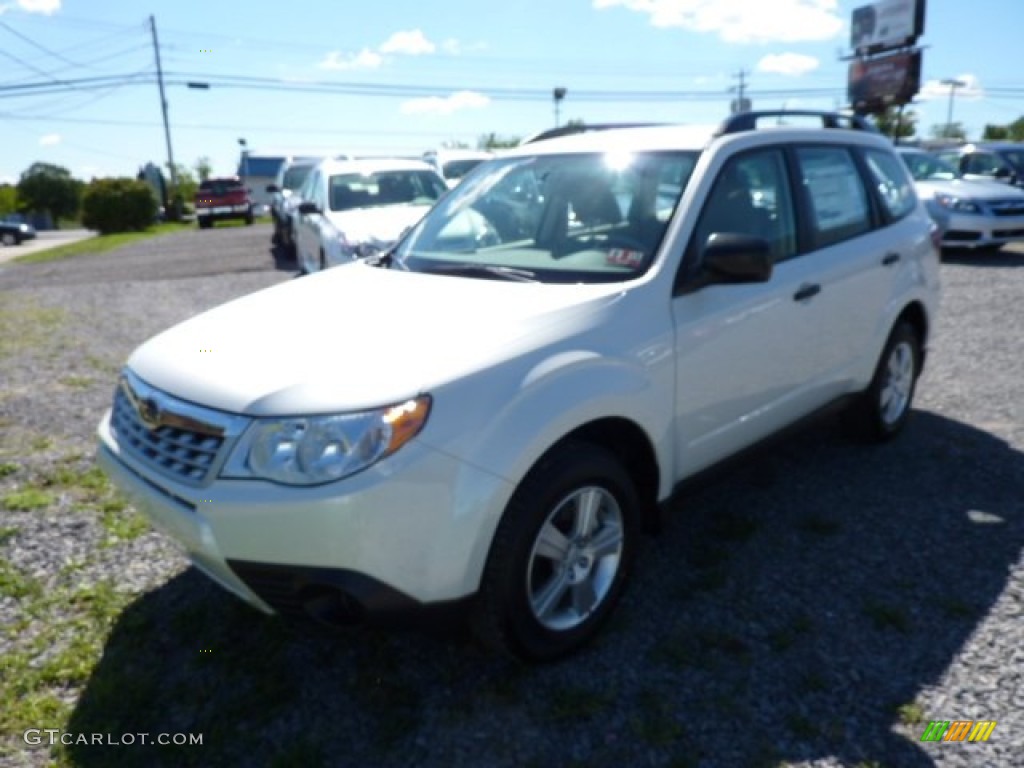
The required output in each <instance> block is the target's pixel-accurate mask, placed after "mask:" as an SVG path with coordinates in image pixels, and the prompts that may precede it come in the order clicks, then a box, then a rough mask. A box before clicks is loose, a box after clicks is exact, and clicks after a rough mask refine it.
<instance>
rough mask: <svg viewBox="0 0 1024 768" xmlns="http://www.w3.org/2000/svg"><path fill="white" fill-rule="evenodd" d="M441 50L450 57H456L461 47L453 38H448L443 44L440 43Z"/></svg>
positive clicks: (460, 51)
mask: <svg viewBox="0 0 1024 768" xmlns="http://www.w3.org/2000/svg"><path fill="white" fill-rule="evenodd" d="M441 50H442V51H444V52H445V53H448V54H451V55H452V56H458V55H459V54H460V53H462V46H461V45H460V44H459V41H458V40H456V39H455V38H454V37H449V38H448V39H447V40H445V41H444V42H443V43H441Z"/></svg>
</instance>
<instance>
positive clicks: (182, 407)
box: [110, 375, 235, 485]
mask: <svg viewBox="0 0 1024 768" xmlns="http://www.w3.org/2000/svg"><path fill="white" fill-rule="evenodd" d="M204 415H206V409H200V408H197V407H196V406H193V405H190V404H188V403H184V402H181V401H178V400H176V399H175V398H171V397H169V396H168V395H165V394H163V393H159V392H157V391H156V390H154V389H152V388H151V387H149V386H148V385H146V384H144V383H143V382H141V381H139V380H138V379H137V378H136V377H134V376H131V377H129V376H127V375H125V376H122V379H121V382H120V384H119V386H118V387H117V391H116V392H115V394H114V407H113V409H112V412H111V418H110V421H111V426H112V427H113V430H114V432H115V434H116V436H117V442H118V445H119V446H120V448H121V450H122V451H124V452H125V453H126V454H127V455H128V456H131V457H132V458H134V459H136V460H137V461H139V462H140V463H142V464H143V465H145V466H148V467H152V468H153V469H155V470H157V471H159V472H161V473H162V474H164V475H168V476H170V477H172V478H174V479H175V480H177V481H179V482H183V483H187V484H189V485H202V484H203V483H204V482H205V481H206V480H207V479H209V477H210V473H211V471H212V470H213V469H214V468H215V467H216V466H219V464H220V463H221V461H220V459H221V458H222V457H221V452H222V450H223V449H224V448H225V443H226V438H228V437H231V436H232V435H231V434H230V433H231V432H233V431H235V430H231V429H230V428H229V425H228V422H230V421H231V417H227V416H223V417H222V418H220V419H217V418H216V417H217V416H218V415H219V414H215V412H210V413H209V415H210V416H211V417H213V418H210V419H204V418H203V416H204ZM217 421H223V422H225V423H217Z"/></svg>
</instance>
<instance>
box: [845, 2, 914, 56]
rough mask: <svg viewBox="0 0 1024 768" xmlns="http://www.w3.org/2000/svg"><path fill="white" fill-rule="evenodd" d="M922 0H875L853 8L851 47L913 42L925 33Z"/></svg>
mask: <svg viewBox="0 0 1024 768" xmlns="http://www.w3.org/2000/svg"><path fill="white" fill-rule="evenodd" d="M924 4H925V0H875V2H873V3H871V4H870V5H863V6H861V7H859V8H854V9H853V15H852V17H851V19H850V47H851V48H853V49H854V50H856V51H884V50H888V49H891V48H900V47H902V46H905V45H912V44H913V43H914V41H915V40H916V39H917V38H918V37H920V36H921V35H922V34H923V33H924Z"/></svg>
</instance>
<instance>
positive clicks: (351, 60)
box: [317, 48, 384, 70]
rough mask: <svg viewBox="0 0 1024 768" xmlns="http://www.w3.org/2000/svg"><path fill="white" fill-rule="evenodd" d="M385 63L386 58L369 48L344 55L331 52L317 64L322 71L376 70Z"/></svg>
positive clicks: (339, 52) (338, 52)
mask: <svg viewBox="0 0 1024 768" xmlns="http://www.w3.org/2000/svg"><path fill="white" fill-rule="evenodd" d="M383 61H384V57H383V56H381V55H380V54H379V53H377V52H376V51H371V50H370V49H369V48H363V50H361V51H360V52H359V53H348V54H346V53H342V52H341V51H331V52H330V53H328V54H327V56H325V57H324V60H323V61H321V62H320V63H319V64H317V66H318V67H320V69H335V70H340V69H344V70H349V69H376V68H377V67H379V66H380V65H381V64H382V63H383Z"/></svg>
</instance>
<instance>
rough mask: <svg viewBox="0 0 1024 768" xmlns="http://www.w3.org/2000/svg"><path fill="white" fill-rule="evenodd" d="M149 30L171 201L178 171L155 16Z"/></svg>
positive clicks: (151, 17)
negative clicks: (158, 91)
mask: <svg viewBox="0 0 1024 768" xmlns="http://www.w3.org/2000/svg"><path fill="white" fill-rule="evenodd" d="M149 30H150V32H152V33H153V53H155V54H156V82H157V85H159V86H160V109H161V110H162V111H163V114H164V138H165V139H166V140H167V165H168V166H169V168H170V172H171V190H172V197H171V201H173V200H174V195H177V193H178V173H177V170H176V169H175V167H174V150H172V149H171V126H170V124H169V123H168V122H167V98H166V96H164V71H163V68H162V67H161V66H160V42H159V41H158V40H157V37H156V18H155V17H154V16H150V17H149ZM167 202H168V201H167V200H165V201H164V205H165V206H166V205H167ZM172 207H173V206H172ZM173 218H174V219H177V211H174V212H173Z"/></svg>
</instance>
